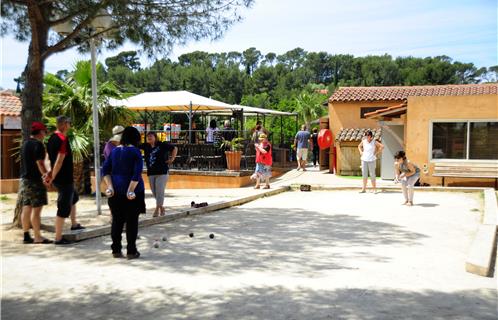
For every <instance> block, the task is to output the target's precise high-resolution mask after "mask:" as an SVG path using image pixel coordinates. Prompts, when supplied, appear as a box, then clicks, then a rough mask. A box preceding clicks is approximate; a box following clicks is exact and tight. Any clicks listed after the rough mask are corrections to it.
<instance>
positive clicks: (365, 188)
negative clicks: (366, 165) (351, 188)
mask: <svg viewBox="0 0 498 320" xmlns="http://www.w3.org/2000/svg"><path fill="white" fill-rule="evenodd" d="M367 181H368V178H363V187H362V188H361V192H365V191H366V190H367Z"/></svg>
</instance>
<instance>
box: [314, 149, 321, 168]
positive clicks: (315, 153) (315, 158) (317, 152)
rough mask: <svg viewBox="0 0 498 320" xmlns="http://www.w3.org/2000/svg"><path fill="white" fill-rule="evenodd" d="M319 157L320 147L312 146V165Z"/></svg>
mask: <svg viewBox="0 0 498 320" xmlns="http://www.w3.org/2000/svg"><path fill="white" fill-rule="evenodd" d="M319 158H320V149H318V148H317V147H314V148H313V165H314V166H316V164H317V163H318V161H319Z"/></svg>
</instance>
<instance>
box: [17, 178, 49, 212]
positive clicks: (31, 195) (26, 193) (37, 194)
mask: <svg viewBox="0 0 498 320" xmlns="http://www.w3.org/2000/svg"><path fill="white" fill-rule="evenodd" d="M21 194H22V205H23V206H31V207H34V208H38V207H41V206H45V205H47V204H48V198H47V188H46V187H45V185H44V184H43V182H41V181H36V180H28V179H22V180H21Z"/></svg>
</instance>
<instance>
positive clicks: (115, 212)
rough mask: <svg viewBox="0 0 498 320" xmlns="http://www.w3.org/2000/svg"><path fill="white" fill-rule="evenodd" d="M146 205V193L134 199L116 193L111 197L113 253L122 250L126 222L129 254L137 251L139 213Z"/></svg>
mask: <svg viewBox="0 0 498 320" xmlns="http://www.w3.org/2000/svg"><path fill="white" fill-rule="evenodd" d="M143 205H144V195H143V194H137V197H136V198H135V199H133V200H128V198H126V196H124V195H114V196H113V197H111V198H109V208H111V213H112V226H111V238H112V245H111V249H112V252H113V253H117V252H121V248H122V246H121V234H122V233H123V227H124V224H125V223H126V242H127V243H128V245H127V247H126V250H127V254H134V253H136V252H137V245H136V242H137V235H138V215H139V214H140V213H141V210H142V208H143Z"/></svg>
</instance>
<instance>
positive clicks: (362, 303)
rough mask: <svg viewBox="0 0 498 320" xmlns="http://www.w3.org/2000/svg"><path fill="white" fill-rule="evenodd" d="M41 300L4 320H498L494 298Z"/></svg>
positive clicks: (11, 307) (99, 292)
mask: <svg viewBox="0 0 498 320" xmlns="http://www.w3.org/2000/svg"><path fill="white" fill-rule="evenodd" d="M78 289H79V293H80V294H79V295H78V299H74V298H73V299H71V298H68V296H67V295H66V296H65V295H64V292H59V291H57V292H56V291H49V292H39V293H38V294H37V295H36V298H31V299H29V298H26V297H25V296H23V295H18V296H8V297H4V299H3V301H2V319H23V320H32V319H33V320H34V319H44V320H50V319H74V318H75V319H116V320H117V319H144V320H145V319H203V320H206V319H240V320H244V319H251V320H254V319H272V320H280V319H366V320H373V319H382V320H389V319H408V320H410V319H435V320H443V319H459V320H466V319H480V320H488V319H489V320H491V319H496V317H497V311H496V292H495V291H494V290H490V289H487V290H484V289H483V290H463V291H453V292H443V291H433V290H426V291H405V290H393V289H379V290H374V289H357V288H349V289H348V288H340V289H336V290H330V291H325V290H311V289H309V288H301V287H297V288H295V289H288V288H286V287H280V286H276V287H246V288H241V289H237V290H226V291H216V292H212V293H204V294H199V293H186V292H182V291H180V290H171V289H164V288H161V287H147V288H139V289H136V290H134V291H132V292H130V291H128V292H126V291H124V290H116V289H112V290H109V291H107V290H105V289H103V288H101V287H98V286H96V285H92V286H87V287H84V288H78Z"/></svg>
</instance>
